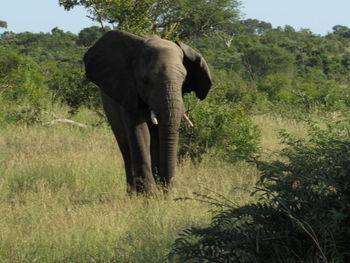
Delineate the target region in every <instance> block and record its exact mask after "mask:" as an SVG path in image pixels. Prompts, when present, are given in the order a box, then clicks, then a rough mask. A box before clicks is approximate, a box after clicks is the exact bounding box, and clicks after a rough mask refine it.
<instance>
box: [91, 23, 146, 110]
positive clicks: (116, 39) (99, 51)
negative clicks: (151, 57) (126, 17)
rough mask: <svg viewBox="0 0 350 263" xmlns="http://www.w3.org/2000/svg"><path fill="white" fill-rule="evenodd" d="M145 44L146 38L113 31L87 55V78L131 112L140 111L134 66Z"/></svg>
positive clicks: (103, 37)
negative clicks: (140, 49) (136, 57)
mask: <svg viewBox="0 0 350 263" xmlns="http://www.w3.org/2000/svg"><path fill="white" fill-rule="evenodd" d="M143 43H144V39H143V38H142V37H139V36H136V35H133V34H130V33H127V32H123V31H118V30H117V31H109V32H107V33H106V34H105V35H103V36H102V37H101V38H100V39H99V40H98V41H97V42H96V43H95V44H94V45H93V46H92V47H91V48H90V49H89V50H88V51H87V52H86V54H85V55H84V63H85V70H86V76H87V78H88V79H89V80H90V81H91V82H93V83H95V84H96V85H97V86H99V87H100V88H101V90H102V91H103V92H104V93H105V94H107V95H108V96H110V97H112V98H113V99H114V100H115V101H116V102H117V103H118V104H119V105H122V106H123V107H125V108H126V109H128V110H130V111H137V110H138V107H139V105H138V103H139V99H138V94H137V90H136V86H135V78H134V75H133V67H132V63H133V59H134V56H135V53H137V50H138V49H139V48H140V46H141V45H142V44H143Z"/></svg>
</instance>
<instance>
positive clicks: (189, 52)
mask: <svg viewBox="0 0 350 263" xmlns="http://www.w3.org/2000/svg"><path fill="white" fill-rule="evenodd" d="M84 63H85V70H86V76H87V78H88V79H89V80H90V81H91V82H93V83H95V84H96V85H98V86H99V87H100V90H101V95H102V102H103V106H104V110H105V113H106V116H107V119H108V121H109V123H110V125H111V127H112V130H113V133H114V135H115V137H116V140H117V142H118V145H119V148H120V151H121V153H122V156H123V159H124V164H125V172H126V177H127V186H128V188H127V189H128V192H133V191H136V192H144V191H146V192H148V191H151V190H152V189H153V188H154V186H155V185H156V183H159V184H160V185H162V186H163V187H164V188H165V189H167V188H168V187H169V186H170V185H171V183H172V181H173V179H174V174H175V165H176V156H177V144H178V140H179V127H180V121H181V119H182V118H183V116H184V113H185V110H184V104H183V99H182V95H183V94H184V93H186V92H191V91H194V92H195V94H196V96H197V97H198V98H199V99H201V100H203V99H204V98H205V97H206V96H207V94H208V91H209V89H210V87H211V78H210V73H209V69H208V66H207V63H206V62H205V60H204V59H203V58H202V56H201V55H199V54H198V53H197V52H196V51H194V50H193V49H192V48H190V47H189V46H187V45H185V44H183V43H181V42H172V41H168V40H164V39H161V38H159V37H157V36H145V35H134V34H131V33H128V32H124V31H120V30H116V31H109V32H107V33H106V34H105V35H104V36H102V37H101V38H100V39H99V40H98V41H97V42H96V43H95V45H93V46H92V47H91V48H90V49H89V50H88V51H87V52H86V54H85V56H84Z"/></svg>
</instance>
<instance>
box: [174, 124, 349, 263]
mask: <svg viewBox="0 0 350 263" xmlns="http://www.w3.org/2000/svg"><path fill="white" fill-rule="evenodd" d="M348 127H349V119H348V118H347V119H345V121H340V122H337V123H330V124H329V126H327V128H325V129H321V128H319V127H318V126H317V125H315V124H311V128H310V132H309V139H300V138H295V137H293V136H290V135H288V134H286V133H282V138H283V142H284V143H285V144H286V147H285V148H284V149H283V150H282V151H281V152H279V154H278V155H279V157H280V158H278V160H276V161H261V160H258V161H255V163H256V164H257V165H258V169H259V170H260V171H261V173H262V176H261V179H260V182H259V183H258V184H257V187H256V192H255V193H253V194H254V195H258V196H259V197H260V200H259V202H257V203H253V204H249V205H245V206H242V207H236V206H235V205H234V203H232V202H230V201H228V200H225V199H224V198H222V196H221V197H220V196H219V197H216V198H213V197H205V196H204V197H203V196H202V201H207V202H209V203H212V204H214V205H216V206H217V207H218V208H220V211H219V212H218V213H217V214H216V215H215V217H214V218H213V220H212V223H211V224H210V226H208V227H192V228H190V229H187V230H185V231H184V232H183V233H182V234H181V237H180V238H179V239H177V240H176V242H175V244H174V247H173V252H172V254H171V257H173V258H175V259H176V260H177V261H176V262H348V261H349V260H350V253H349V251H350V243H349V238H350V228H349V226H350V225H349V223H350V205H349V200H350V195H349V193H350V189H349V186H350V184H349V181H350V178H349V176H350V170H349V167H350V158H349V157H350V139H349V129H348ZM272 159H275V158H271V160H272ZM203 198H204V199H203Z"/></svg>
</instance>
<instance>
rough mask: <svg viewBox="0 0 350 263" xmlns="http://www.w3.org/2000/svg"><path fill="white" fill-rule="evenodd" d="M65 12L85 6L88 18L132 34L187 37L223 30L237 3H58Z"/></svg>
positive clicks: (120, 0) (177, 0) (178, 0)
mask: <svg viewBox="0 0 350 263" xmlns="http://www.w3.org/2000/svg"><path fill="white" fill-rule="evenodd" d="M59 4H60V5H61V6H63V7H64V8H65V9H66V10H71V9H72V8H74V7H75V6H78V5H80V6H83V7H85V8H86V9H87V10H88V11H89V13H90V18H91V19H92V20H94V21H97V22H99V23H100V25H101V27H102V28H103V29H104V28H105V26H104V22H108V23H111V24H112V25H113V26H114V27H116V28H118V29H124V30H127V31H130V32H134V33H157V34H161V35H162V36H168V37H173V36H175V35H179V36H181V37H187V36H191V35H198V34H203V33H206V32H213V31H214V32H215V31H218V30H224V29H225V28H226V27H227V26H228V25H230V24H231V23H232V22H234V21H236V20H237V18H238V13H239V11H238V9H237V8H238V6H239V3H238V1H237V0H212V1H206V0H191V1H190V0H175V1H169V0H160V1H156V0H138V1H135V0H59Z"/></svg>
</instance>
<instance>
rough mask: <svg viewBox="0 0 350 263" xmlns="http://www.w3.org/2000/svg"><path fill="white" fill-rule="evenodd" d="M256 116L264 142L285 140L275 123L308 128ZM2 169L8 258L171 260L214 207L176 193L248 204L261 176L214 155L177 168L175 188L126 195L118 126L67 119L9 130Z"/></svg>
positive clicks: (0, 197) (1, 233) (0, 242)
mask: <svg viewBox="0 0 350 263" xmlns="http://www.w3.org/2000/svg"><path fill="white" fill-rule="evenodd" d="M85 114H86V113H85ZM78 118H79V117H78ZM80 118H85V117H81V116H80ZM254 121H255V122H256V123H257V124H258V125H259V126H260V127H261V129H262V135H263V144H262V145H263V148H264V149H265V150H266V149H269V150H275V149H278V147H279V146H278V143H277V142H278V140H277V137H276V131H275V128H277V127H279V128H281V126H282V128H283V127H284V128H286V129H287V130H291V131H296V132H302V129H303V128H302V127H301V125H299V124H298V123H296V122H292V121H284V120H278V119H275V118H271V117H268V116H258V117H255V118H254ZM0 174H1V177H0V202H1V206H0V262H3V263H5V262H11V263H15V262H165V261H166V259H165V256H166V254H167V253H168V251H169V248H170V245H171V244H172V242H173V241H174V240H175V238H176V237H177V236H178V233H179V232H180V231H181V230H183V229H184V228H187V227H189V226H191V225H202V224H206V223H207V222H208V221H209V219H210V218H211V215H212V214H211V213H210V212H208V211H209V210H210V209H211V207H210V206H208V205H207V204H205V203H201V202H198V201H193V200H192V201H191V200H189V201H174V199H176V198H178V197H193V196H194V195H193V192H198V193H202V194H208V193H210V191H214V192H216V193H220V194H222V195H224V196H226V197H228V198H229V199H231V200H233V201H234V202H235V203H237V205H241V204H244V203H247V202H250V201H252V200H251V197H250V196H249V190H251V189H252V187H253V186H254V183H255V181H256V180H257V178H258V173H257V171H256V169H255V168H254V167H252V166H249V165H247V164H245V163H240V164H237V165H229V164H226V163H221V162H219V161H217V160H211V159H210V158H206V159H205V160H204V161H203V162H202V163H201V164H200V165H199V166H193V165H192V164H191V163H189V162H188V163H186V162H185V163H183V164H182V165H181V166H179V167H178V173H177V180H176V185H175V187H174V189H173V191H172V192H171V193H170V194H168V195H166V196H164V195H162V194H155V195H154V196H152V197H144V196H134V197H128V196H127V195H126V194H125V176H124V170H123V164H122V160H121V157H120V155H119V153H118V150H117V148H116V143H115V141H114V138H113V136H112V133H111V131H110V129H109V128H108V127H106V126H102V127H98V128H89V129H80V128H76V127H71V126H68V125H66V124H57V125H55V126H53V127H42V126H40V125H37V126H30V127H25V126H20V127H18V126H7V127H3V128H1V130H0ZM208 189H210V191H209V190H208Z"/></svg>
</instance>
